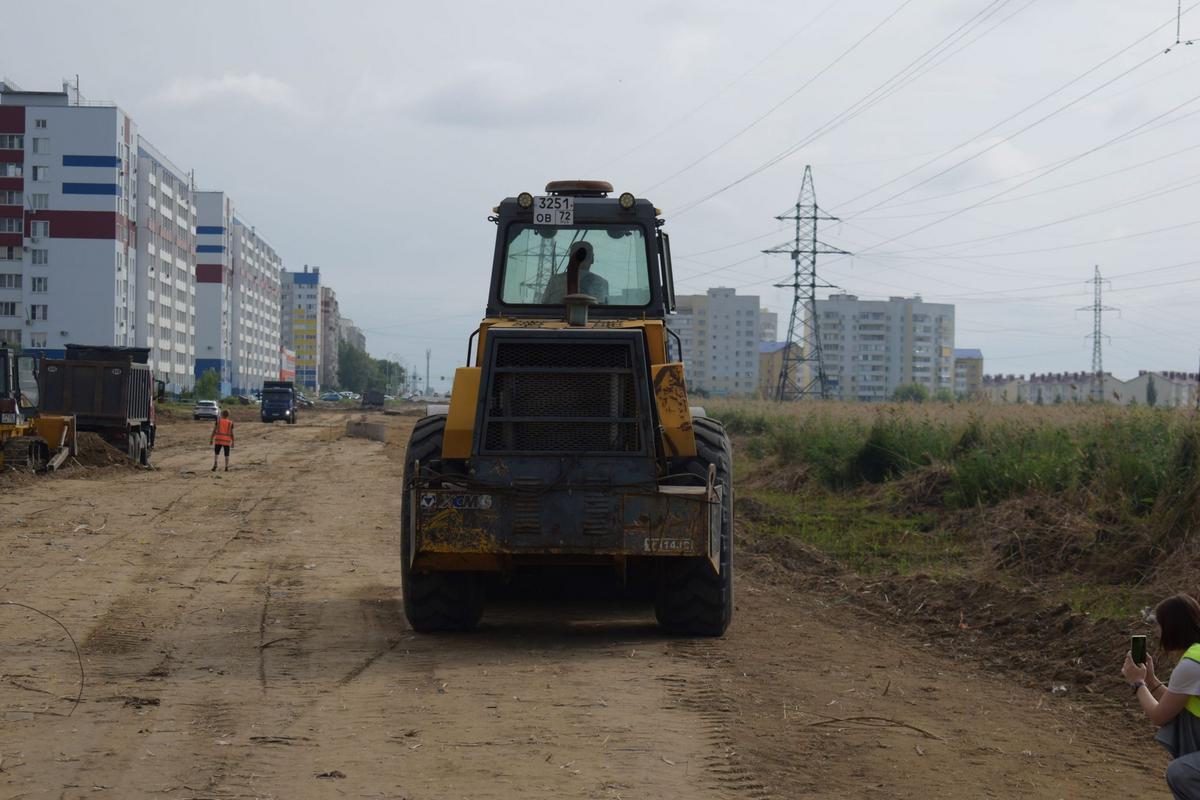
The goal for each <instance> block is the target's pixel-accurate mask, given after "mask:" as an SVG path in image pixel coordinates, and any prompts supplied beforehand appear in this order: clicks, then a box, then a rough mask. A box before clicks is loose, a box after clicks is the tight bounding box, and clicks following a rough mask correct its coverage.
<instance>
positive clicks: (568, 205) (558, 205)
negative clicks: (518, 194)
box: [533, 195, 575, 225]
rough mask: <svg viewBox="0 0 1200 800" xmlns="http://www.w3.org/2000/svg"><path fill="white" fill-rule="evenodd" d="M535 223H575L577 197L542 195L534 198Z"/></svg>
mask: <svg viewBox="0 0 1200 800" xmlns="http://www.w3.org/2000/svg"><path fill="white" fill-rule="evenodd" d="M533 224H534V225H574V224H575V198H573V197H555V196H549V195H541V196H538V197H535V198H533Z"/></svg>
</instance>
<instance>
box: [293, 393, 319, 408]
mask: <svg viewBox="0 0 1200 800" xmlns="http://www.w3.org/2000/svg"><path fill="white" fill-rule="evenodd" d="M296 405H298V406H300V407H301V408H312V407H313V406H314V405H315V403H313V401H312V399H311V398H310V397H309V396H308V395H306V394H298V395H296Z"/></svg>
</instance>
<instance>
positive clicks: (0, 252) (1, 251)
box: [0, 245, 21, 261]
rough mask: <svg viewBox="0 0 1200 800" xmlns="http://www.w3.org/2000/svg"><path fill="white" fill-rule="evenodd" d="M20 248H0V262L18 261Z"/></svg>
mask: <svg viewBox="0 0 1200 800" xmlns="http://www.w3.org/2000/svg"><path fill="white" fill-rule="evenodd" d="M20 260H21V248H20V247H13V246H11V245H5V246H4V247H0V261H20Z"/></svg>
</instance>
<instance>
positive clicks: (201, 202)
mask: <svg viewBox="0 0 1200 800" xmlns="http://www.w3.org/2000/svg"><path fill="white" fill-rule="evenodd" d="M195 199H196V369H195V376H196V378H197V380H198V379H199V378H200V376H201V375H203V374H204V373H205V372H208V371H209V370H210V369H211V370H214V371H215V372H216V373H217V374H218V375H219V376H220V379H221V394H222V395H229V394H233V354H232V347H233V335H234V334H233V293H232V288H233V247H232V242H233V201H232V200H230V199H229V196H228V195H226V194H225V193H224V192H196V193H195Z"/></svg>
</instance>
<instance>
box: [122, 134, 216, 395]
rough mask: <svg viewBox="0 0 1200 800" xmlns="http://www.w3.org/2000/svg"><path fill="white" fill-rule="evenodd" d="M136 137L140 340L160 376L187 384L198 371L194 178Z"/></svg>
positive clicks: (174, 384)
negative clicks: (148, 349)
mask: <svg viewBox="0 0 1200 800" xmlns="http://www.w3.org/2000/svg"><path fill="white" fill-rule="evenodd" d="M137 141H138V145H137V156H138V169H137V185H138V190H137V209H138V210H137V247H138V258H137V293H136V296H137V324H136V331H137V345H138V346H139V347H148V348H150V367H151V369H152V370H153V371H154V372H155V373H156V374H157V375H158V376H159V377H160V378H162V379H163V380H165V381H166V382H167V383H168V384H169V385H170V386H171V387H172V388H174V389H186V388H189V387H191V386H192V384H193V383H194V382H195V373H196V256H197V253H196V203H195V200H194V198H193V192H192V178H191V175H190V174H189V173H188V172H187V171H186V170H184V169H182V168H180V167H178V166H176V165H175V164H173V163H172V162H171V161H170V160H169V159H168V158H167V157H166V156H165V155H163V154H162V153H160V152H159V151H158V150H157V149H155V147H154V146H153V145H151V144H150V143H149V142H148V141H146V140H145V139H144V138H142V137H141V136H139V137H138V139H137ZM204 255H208V254H207V253H205V254H204Z"/></svg>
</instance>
